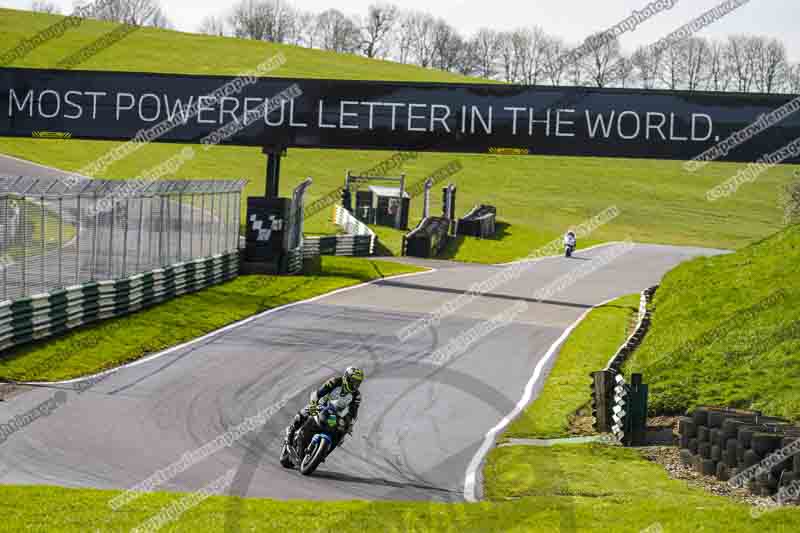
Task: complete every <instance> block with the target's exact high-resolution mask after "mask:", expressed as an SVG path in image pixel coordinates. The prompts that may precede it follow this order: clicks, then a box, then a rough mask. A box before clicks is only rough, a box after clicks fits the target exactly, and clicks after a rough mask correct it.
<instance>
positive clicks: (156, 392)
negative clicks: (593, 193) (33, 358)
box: [0, 169, 719, 501]
mask: <svg viewBox="0 0 800 533" xmlns="http://www.w3.org/2000/svg"><path fill="white" fill-rule="evenodd" d="M36 170H40V169H36ZM620 246H626V245H622V244H608V245H602V246H598V247H594V248H592V249H587V250H580V249H579V250H578V252H576V255H575V257H573V258H572V259H567V258H563V257H552V258H545V259H540V260H538V261H536V262H534V263H532V264H530V265H528V267H527V268H524V269H520V270H519V272H520V274H519V275H518V276H517V277H515V278H514V279H511V280H510V281H508V282H507V283H504V284H502V285H500V286H498V287H496V288H494V289H493V290H492V291H490V292H488V293H485V294H481V295H479V296H476V297H475V298H474V299H471V300H470V301H469V303H467V305H465V306H463V307H461V308H459V309H457V310H456V311H455V312H454V313H452V314H450V315H448V316H444V317H442V319H441V320H440V321H439V322H438V324H436V325H432V326H431V327H429V328H427V329H425V330H424V331H422V332H420V333H419V334H417V335H415V336H413V337H411V338H408V339H405V340H404V341H401V339H400V338H399V337H398V334H399V333H400V332H401V330H402V329H403V328H405V327H407V326H409V325H410V324H412V323H413V322H414V321H415V320H417V319H420V318H424V317H426V316H428V314H429V313H432V312H434V311H436V310H437V309H439V308H441V307H442V306H444V305H445V304H447V303H448V302H450V301H452V300H454V299H456V298H458V297H459V296H460V295H462V294H464V293H465V292H466V291H468V290H469V289H470V287H472V286H473V285H475V284H476V283H480V282H482V281H484V280H486V279H487V278H489V277H491V276H493V275H495V274H497V273H498V272H499V271H500V270H501V269H503V268H508V267H504V266H487V265H470V264H457V263H449V262H438V261H434V262H431V261H427V262H425V261H418V262H417V263H418V264H424V265H425V266H432V267H433V268H434V270H431V271H428V272H424V273H420V274H414V275H406V276H400V277H397V278H393V279H391V278H390V279H383V280H379V281H375V282H372V283H367V284H364V285H360V286H357V287H352V288H348V289H343V290H339V291H336V292H333V293H329V294H327V295H324V296H321V297H317V298H314V299H312V300H307V301H303V302H298V303H296V304H290V305H288V306H285V307H282V308H277V309H273V310H271V311H268V312H265V313H262V314H260V315H257V316H255V317H251V318H250V319H247V320H244V321H242V322H239V323H237V324H233V325H231V326H228V327H226V328H223V329H222V330H219V331H217V332H214V333H211V334H209V335H206V336H205V337H203V338H201V339H197V340H195V341H192V342H190V343H187V344H185V345H181V346H178V347H175V348H172V349H170V350H166V351H164V352H161V353H159V354H154V355H152V356H149V357H147V358H145V359H142V360H140V361H137V362H135V363H132V364H129V365H127V366H125V367H122V368H120V369H118V370H116V371H113V372H111V373H109V374H107V375H104V376H101V377H99V378H98V377H95V378H87V379H90V380H91V381H90V382H88V383H86V382H84V384H85V385H86V386H83V387H82V386H81V381H80V380H75V381H72V382H68V383H61V384H47V385H40V386H34V387H31V389H30V390H28V391H26V392H23V393H21V394H19V395H17V396H15V397H13V398H12V399H11V400H10V401H6V402H2V403H0V420H9V419H12V418H13V417H14V416H16V415H18V414H21V413H25V412H27V411H29V410H31V409H32V408H34V407H35V406H37V405H39V404H41V403H42V402H44V401H47V400H48V399H51V398H54V395H56V394H59V391H64V393H63V394H60V396H59V398H60V400H61V401H60V403H59V405H58V406H57V408H56V409H55V410H53V411H52V413H50V414H49V416H47V417H43V418H41V419H39V420H37V421H34V422H33V423H31V424H30V425H29V426H28V427H26V428H25V429H24V430H23V431H18V432H16V433H14V434H13V435H11V436H9V438H8V439H7V440H6V441H5V442H4V443H3V444H2V447H0V483H4V484H25V485H29V484H45V485H58V486H65V487H93V488H103V489H128V488H131V487H133V486H135V485H137V484H139V483H141V482H143V481H144V480H146V479H147V478H149V477H150V476H152V475H153V474H154V473H155V472H157V471H159V470H160V469H164V468H166V467H168V466H170V465H171V464H174V463H176V462H178V461H180V460H181V458H182V457H186V455H185V454H189V453H191V452H193V451H195V450H198V449H199V448H201V447H202V446H203V445H205V444H206V443H208V442H210V441H213V440H214V439H216V438H217V437H219V436H220V435H222V434H224V433H225V432H226V431H228V430H229V429H230V428H232V427H234V426H236V425H237V424H240V423H241V422H242V421H244V420H245V419H247V418H248V417H250V416H253V415H256V414H258V413H259V412H265V410H269V409H270V408H271V407H272V406H279V408H276V409H274V410H273V411H272V412H270V413H271V414H270V416H269V418H268V419H267V420H266V423H265V424H264V425H263V426H262V427H259V428H258V429H256V430H255V431H251V432H247V433H245V434H244V435H242V436H240V438H237V439H236V440H235V441H234V442H231V443H230V445H227V446H223V447H222V448H221V449H218V450H216V451H215V452H214V453H213V454H210V455H208V456H207V457H204V458H203V459H202V460H198V461H195V462H192V463H191V464H187V465H186V467H185V468H181V469H180V472H179V473H178V474H177V475H175V476H174V477H171V478H170V479H168V480H166V481H164V482H163V483H162V484H160V485H159V486H157V487H156V489H157V490H167V491H195V490H198V489H200V488H202V487H204V486H206V485H208V484H209V483H210V482H212V481H213V480H215V479H217V478H219V477H220V476H222V475H223V474H224V473H225V472H227V471H230V470H231V469H232V468H236V469H238V471H239V472H240V473H241V472H243V471H246V472H247V475H245V476H239V477H240V478H241V479H238V480H237V481H235V482H234V483H233V484H232V485H231V487H230V489H229V490H228V493H230V494H233V495H240V496H249V497H264V498H277V499H312V500H331V499H339V500H341V499H368V500H381V499H419V500H438V501H463V500H464V499H467V500H473V499H477V498H480V495H481V494H480V493H481V490H480V486H481V482H480V466H481V461H482V459H483V457H484V455H485V453H486V452H487V451H488V449H489V448H490V447H491V445H492V444H493V442H494V439H495V438H496V437H497V436H498V435H499V434H500V433H501V432H502V429H503V428H504V427H505V425H506V424H507V423H508V422H509V421H510V419H511V417H513V416H514V415H516V414H517V413H518V412H519V411H520V410H521V409H522V408H524V407H525V405H526V404H527V403H529V402H530V401H531V400H532V399H534V398H535V397H536V395H537V394H538V391H539V389H540V388H541V386H542V383H543V382H544V380H545V379H546V376H547V372H548V370H549V369H550V367H551V366H552V364H553V362H554V360H555V358H556V357H557V354H558V347H559V345H560V342H562V341H563V339H564V338H565V337H566V333H567V332H568V331H569V330H570V328H571V327H572V326H574V324H575V323H576V321H578V320H579V319H580V318H581V317H582V316H583V315H584V314H585V313H586V312H587V311H588V310H589V309H591V308H592V307H593V306H596V305H598V304H601V303H603V302H607V301H608V300H610V299H613V298H616V297H619V296H622V295H625V294H631V293H634V292H638V291H640V290H642V289H643V288H645V287H647V286H650V285H653V284H656V283H658V282H659V280H660V279H661V277H662V276H663V275H664V274H665V273H666V272H667V271H668V270H670V269H671V268H672V267H674V266H676V265H677V264H679V263H681V262H683V261H685V260H688V259H691V258H693V257H696V256H700V255H710V254H716V253H719V251H716V250H709V249H701V248H685V247H673V246H661V245H650V244H647V245H645V244H635V245H632V246H626V247H627V248H628V249H626V250H625V251H624V253H620V254H618V256H617V257H615V258H613V260H610V261H608V260H606V259H604V257H606V256H608V252H609V251H610V250H612V249H613V248H614V247H620ZM604 254H606V255H605V256H604ZM404 260H406V261H409V259H404ZM593 262H595V266H596V268H587V265H591V264H592V263H593ZM570 276H572V277H570ZM565 279H569V280H570V281H569V283H560V282H559V280H565ZM554 284H559V289H560V290H558V291H556V292H553V293H552V294H550V295H549V296H548V297H547V298H543V299H538V298H537V297H536V293H537V291H539V290H542V289H545V288H547V287H548V286H554ZM520 302H524V303H526V304H527V305H526V307H525V308H524V310H522V311H521V312H519V313H515V314H514V315H513V316H512V317H511V319H510V320H509V321H508V323H504V324H502V325H499V326H498V327H496V328H495V329H494V330H492V331H489V332H488V333H487V334H485V335H483V336H480V337H479V338H473V341H472V342H471V343H470V344H469V345H468V346H463V347H462V348H461V349H456V348H454V346H457V345H458V343H459V342H461V341H462V340H463V338H464V335H465V333H468V332H469V331H471V330H474V329H473V328H479V327H480V325H481V324H485V323H486V321H488V320H492V319H493V318H496V317H497V316H502V314H503V313H507V312H508V310H509V308H511V307H512V306H514V305H515V304H517V303H520ZM509 316H511V315H509ZM437 350H440V352H438V353H447V354H448V355H447V357H445V358H442V357H436V358H432V354H434V353H437ZM356 364H357V365H360V366H362V367H363V368H364V369H365V372H366V376H367V378H366V381H365V383H364V385H363V387H362V391H363V398H364V400H363V403H362V407H361V411H360V413H359V419H358V423H357V425H356V427H355V430H354V432H353V435H352V436H351V437H349V438H347V439H346V440H345V442H344V443H343V445H342V447H341V448H339V449H337V450H336V451H335V452H334V453H333V454H332V455H331V456H330V457H329V458H328V460H327V461H326V462H325V463H324V464H323V465H321V466H320V468H319V469H318V470H317V472H316V473H315V474H314V475H313V476H311V477H303V476H301V475H300V474H299V473H298V472H297V471H295V470H285V469H283V468H282V467H281V466H280V465H279V464H278V455H279V452H280V444H281V442H282V440H283V435H284V433H283V431H284V428H285V427H286V425H287V423H288V422H289V420H290V419H291V417H293V416H294V414H295V412H296V411H297V410H298V409H300V408H301V407H302V406H303V405H305V403H306V402H307V400H308V393H309V392H310V391H311V390H312V388H313V387H316V386H318V385H319V384H320V383H321V382H322V381H323V380H325V379H327V378H328V377H330V376H332V375H335V374H337V373H339V372H341V370H342V369H343V368H345V367H346V366H348V365H356ZM587 384H588V376H587ZM89 385H91V386H89ZM76 389H79V390H80V391H81V392H78V391H76Z"/></svg>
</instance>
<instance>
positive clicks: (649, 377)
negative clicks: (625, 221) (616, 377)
mask: <svg viewBox="0 0 800 533" xmlns="http://www.w3.org/2000/svg"><path fill="white" fill-rule="evenodd" d="M798 265H800V225H798V226H793V227H790V228H787V229H786V230H785V231H782V232H780V233H778V234H776V235H773V236H772V237H770V238H768V239H765V240H763V241H761V242H758V243H756V244H754V245H752V246H750V247H747V248H745V249H743V250H741V251H739V252H737V253H735V254H731V255H725V256H718V257H712V258H703V259H696V260H694V261H691V262H688V263H684V264H683V265H681V266H679V267H677V268H676V269H674V270H673V271H672V272H670V273H669V274H668V275H667V276H666V277H665V278H664V281H663V283H662V285H661V288H660V289H659V291H658V292H657V293H656V297H655V300H654V305H655V314H654V317H653V324H652V329H651V330H650V332H649V333H648V335H647V337H646V339H645V341H644V343H643V344H642V346H641V347H640V348H639V350H637V351H636V353H635V356H634V358H633V359H632V360H631V361H630V363H629V365H628V366H629V369H630V370H632V371H642V372H644V374H645V381H646V382H647V383H650V391H651V400H650V405H651V408H652V409H655V410H656V411H659V412H680V411H683V410H685V409H686V408H688V407H692V406H695V405H701V404H704V405H728V406H735V407H753V408H756V409H762V410H763V411H764V412H765V413H768V414H773V415H782V416H787V417H790V418H793V419H799V418H800V395H799V394H798V393H797V391H798V386H800V275H799V274H798V272H800V270H799V269H798Z"/></svg>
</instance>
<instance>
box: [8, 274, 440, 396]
mask: <svg viewBox="0 0 800 533" xmlns="http://www.w3.org/2000/svg"><path fill="white" fill-rule="evenodd" d="M436 271H437V269H435V268H429V269H428V270H424V271H422V272H409V273H407V274H398V275H396V276H387V277H385V278H378V279H373V280H371V281H366V282H364V283H359V284H357V285H351V286H349V287H342V288H341V289H336V290H333V291H330V292H326V293H325V294H319V295H317V296H313V297H311V298H307V299H305V300H299V301H297V302H291V303H288V304H284V305H281V306H279V307H273V308H272V309H267V310H266V311H262V312H260V313H258V314H255V315H252V316H249V317H247V318H243V319H242V320H239V321H237V322H233V323H232V324H228V325H227V326H223V327H221V328H219V329H215V330H214V331H211V332H209V333H206V334H205V335H203V336H201V337H197V338H196V339H192V340H189V341H186V342H184V343H181V344H178V345H176V346H172V347H170V348H166V349H164V350H161V351H160V352H156V353H154V354H150V355H148V356H146V357H143V358H141V359H137V360H136V361H131V362H130V363H125V364H124V365H120V366H118V367H115V368H111V369H109V370H103V371H102V372H98V373H96V374H91V375H89V376H83V377H79V378H73V379H67V380H64V381H16V382H14V383H15V384H17V385H70V384H73V383H80V382H82V381H88V380H93V379H97V378H100V377H103V376H106V375H108V374H113V373H115V372H119V371H120V370H124V369H126V368H132V367H135V366H138V365H142V364H145V363H148V362H150V361H153V360H154V359H158V358H159V357H163V356H165V355H168V354H170V353H172V352H175V351H178V350H182V349H184V348H188V347H189V346H192V345H194V344H197V343H200V342H203V341H206V340H210V339H213V338H214V337H216V336H218V335H221V334H223V333H227V332H228V331H231V330H233V329H236V328H238V327H241V326H244V325H245V324H249V323H250V322H253V321H254V320H258V319H259V318H262V317H265V316H267V315H271V314H272V313H277V312H279V311H284V310H286V309H289V308H291V307H295V306H297V305H302V304H308V303H312V302H316V301H318V300H322V299H323V298H327V297H329V296H333V295H335V294H339V293H342V292H347V291H352V290H355V289H360V288H362V287H367V286H369V285H374V284H375V283H380V282H381V281H384V280H389V279H400V278H409V277H412V276H419V275H422V274H432V273H434V272H436Z"/></svg>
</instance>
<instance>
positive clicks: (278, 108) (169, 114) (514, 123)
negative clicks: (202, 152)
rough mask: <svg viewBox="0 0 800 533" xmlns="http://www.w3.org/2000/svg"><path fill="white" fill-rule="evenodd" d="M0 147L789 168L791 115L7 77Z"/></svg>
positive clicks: (663, 104)
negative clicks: (226, 148) (200, 148)
mask: <svg viewBox="0 0 800 533" xmlns="http://www.w3.org/2000/svg"><path fill="white" fill-rule="evenodd" d="M740 130H744V131H742V132H740V133H737V132H738V131H740ZM732 134H736V138H735V139H729V137H730V136H731V135H732ZM0 136H13V137H44V138H72V139H106V140H128V139H136V140H140V141H153V140H155V141H161V142H181V143H214V144H216V143H228V144H235V145H243V146H279V147H308V148H343V149H385V150H394V149H402V150H427V151H440V152H475V153H494V154H548V155H577V156H601V157H639V158H643V157H645V158H659V159H692V158H694V157H696V156H698V155H699V154H701V153H703V152H705V151H706V150H708V149H711V148H713V147H715V146H716V147H717V148H716V149H715V156H714V159H719V160H725V161H756V160H757V159H759V158H760V157H762V156H764V155H765V154H770V153H773V152H777V151H781V150H783V151H782V152H781V153H782V154H783V155H784V156H785V157H783V158H782V161H784V162H795V163H796V162H800V158H798V153H800V152H798V150H800V143H795V144H797V145H798V146H795V145H793V144H792V143H793V142H794V141H795V140H797V139H798V138H800V103H799V102H795V101H794V100H793V97H792V96H788V95H763V94H735V93H704V92H679V91H678V92H676V91H645V90H625V89H596V88H585V87H544V86H535V87H534V86H515V85H488V84H481V85H472V84H444V83H393V82H366V81H340V80H306V79H285V78H250V81H246V80H245V81H242V80H241V79H239V78H234V77H222V76H187V75H165V74H144V73H127V72H87V71H63V70H39V69H14V68H11V69H0ZM720 143H722V144H723V145H724V146H721V147H720ZM787 146H788V147H789V149H786V147H787Z"/></svg>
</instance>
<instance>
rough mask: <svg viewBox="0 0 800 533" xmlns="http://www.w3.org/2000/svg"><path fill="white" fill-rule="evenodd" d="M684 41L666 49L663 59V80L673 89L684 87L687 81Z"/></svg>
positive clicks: (661, 72)
mask: <svg viewBox="0 0 800 533" xmlns="http://www.w3.org/2000/svg"><path fill="white" fill-rule="evenodd" d="M682 42H683V41H682ZM682 42H679V43H675V44H673V45H672V46H670V47H668V48H667V49H666V50H664V53H663V56H662V60H661V71H660V77H661V82H662V83H663V84H664V85H666V86H667V89H672V90H673V91H674V90H676V89H680V88H681V87H683V86H684V85H685V82H686V78H685V76H686V69H685V68H684V64H683V63H684V61H683V59H684V48H683V46H682Z"/></svg>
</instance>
